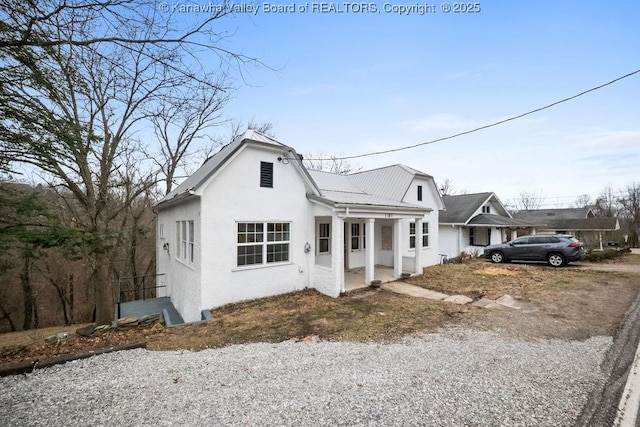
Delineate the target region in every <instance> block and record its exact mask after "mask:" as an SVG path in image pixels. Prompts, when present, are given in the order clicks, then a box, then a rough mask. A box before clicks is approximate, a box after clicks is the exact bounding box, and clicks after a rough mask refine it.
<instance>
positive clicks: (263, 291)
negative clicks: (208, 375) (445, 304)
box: [155, 131, 444, 322]
mask: <svg viewBox="0 0 640 427" xmlns="http://www.w3.org/2000/svg"><path fill="white" fill-rule="evenodd" d="M443 207H444V205H443V203H442V199H441V198H440V195H439V193H438V191H437V188H436V185H435V182H434V180H433V177H431V176H429V175H427V174H424V173H421V172H418V171H416V170H414V169H411V168H408V167H406V166H403V165H394V166H389V167H385V168H380V169H375V170H371V171H366V172H359V173H356V174H351V175H335V174H329V173H324V172H313V171H308V170H307V169H306V168H305V167H304V165H303V162H302V159H301V157H300V156H299V155H298V154H297V153H296V152H295V150H294V149H293V148H291V147H288V146H286V145H283V144H281V143H279V142H278V141H275V140H274V139H272V138H269V137H267V136H264V135H262V134H260V133H257V132H255V131H248V132H246V133H245V134H244V135H242V136H240V137H238V138H236V139H235V140H234V141H233V142H231V143H230V144H228V145H226V146H225V147H223V148H222V149H221V150H220V151H219V152H218V153H217V154H215V155H214V156H212V157H211V158H209V159H208V160H207V161H206V162H205V163H204V164H203V165H202V167H201V168H200V169H198V170H197V171H196V172H195V173H194V174H193V175H191V176H190V177H189V178H187V179H186V180H185V181H184V182H183V183H182V184H180V185H179V186H178V187H177V188H175V189H174V190H173V191H171V192H170V193H169V194H168V195H167V196H165V197H164V198H163V199H162V200H161V201H160V202H159V203H158V204H157V205H156V206H155V211H156V213H157V223H158V229H157V233H158V239H157V273H158V274H160V275H161V276H160V277H159V283H158V284H159V285H160V286H164V287H161V288H159V293H163V290H164V293H165V294H166V296H169V297H171V301H172V303H173V304H174V306H175V307H176V308H177V310H178V311H179V312H180V314H181V315H182V317H183V318H184V320H185V321H187V322H190V321H195V320H200V313H201V311H202V310H207V309H210V308H214V307H217V306H221V305H223V304H227V303H232V302H237V301H242V300H247V299H254V298H261V297H266V296H270V295H276V294H281V293H286V292H292V291H296V290H301V289H304V288H309V287H310V288H315V289H317V290H318V291H320V292H322V293H324V294H326V295H329V296H332V297H337V296H339V295H340V293H342V292H344V291H345V269H353V268H361V267H364V276H363V279H362V282H363V285H364V284H370V283H371V281H373V280H375V266H376V265H380V266H387V267H391V268H393V274H394V276H395V277H400V276H401V275H402V273H403V272H409V273H421V272H422V268H423V267H424V266H427V265H433V264H437V263H438V261H439V256H438V214H439V210H441V209H443Z"/></svg>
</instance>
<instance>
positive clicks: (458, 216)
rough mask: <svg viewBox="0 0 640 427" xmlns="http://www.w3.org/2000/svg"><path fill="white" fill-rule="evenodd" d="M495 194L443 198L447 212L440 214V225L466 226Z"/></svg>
mask: <svg viewBox="0 0 640 427" xmlns="http://www.w3.org/2000/svg"><path fill="white" fill-rule="evenodd" d="M492 194H493V193H474V194H461V195H458V196H442V201H443V202H444V206H445V208H446V211H443V212H440V223H444V224H464V223H465V222H467V221H468V220H469V218H470V217H471V215H473V213H474V212H475V211H477V210H478V208H480V206H481V205H482V204H483V203H484V202H486V201H487V199H488V198H489V197H491V195H492Z"/></svg>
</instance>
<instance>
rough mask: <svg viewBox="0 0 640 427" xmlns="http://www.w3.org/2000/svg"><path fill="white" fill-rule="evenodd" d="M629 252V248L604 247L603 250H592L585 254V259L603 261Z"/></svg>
mask: <svg viewBox="0 0 640 427" xmlns="http://www.w3.org/2000/svg"><path fill="white" fill-rule="evenodd" d="M629 252H631V249H629V248H624V249H606V250H604V251H594V252H590V253H588V254H587V257H586V258H585V261H587V262H604V261H606V260H609V259H615V258H619V257H621V256H623V255H624V254H627V253H629Z"/></svg>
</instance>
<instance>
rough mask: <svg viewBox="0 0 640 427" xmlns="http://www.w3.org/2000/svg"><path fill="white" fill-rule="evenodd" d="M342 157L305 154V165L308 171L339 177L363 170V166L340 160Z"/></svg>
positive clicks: (320, 153) (319, 152)
mask: <svg viewBox="0 0 640 427" xmlns="http://www.w3.org/2000/svg"><path fill="white" fill-rule="evenodd" d="M340 156H341V155H337V156H336V155H326V154H324V153H323V152H321V151H318V152H317V153H316V154H310V153H309V154H305V155H304V156H303V163H304V165H305V166H306V167H307V169H310V170H314V171H322V172H329V173H334V174H339V175H348V174H350V173H355V172H359V171H361V170H362V165H354V164H353V163H351V162H350V161H349V160H345V159H342V158H340Z"/></svg>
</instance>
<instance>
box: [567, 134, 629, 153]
mask: <svg viewBox="0 0 640 427" xmlns="http://www.w3.org/2000/svg"><path fill="white" fill-rule="evenodd" d="M578 138H579V139H580V141H579V142H578V145H579V146H582V147H588V148H596V149H598V148H603V149H607V150H611V149H625V148H636V149H638V148H640V130H618V131H599V132H592V133H586V134H582V135H579V136H578Z"/></svg>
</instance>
